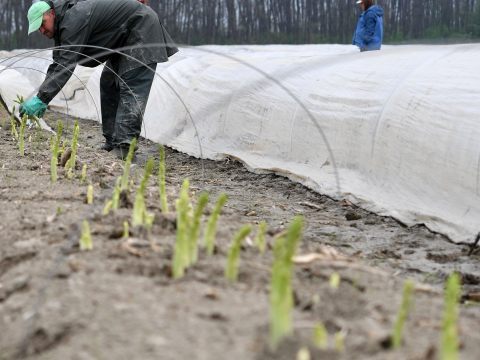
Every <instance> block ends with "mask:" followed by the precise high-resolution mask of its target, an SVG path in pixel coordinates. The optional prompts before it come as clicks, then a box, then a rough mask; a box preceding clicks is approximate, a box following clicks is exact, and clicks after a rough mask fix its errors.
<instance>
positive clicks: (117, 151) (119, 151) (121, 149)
mask: <svg viewBox="0 0 480 360" xmlns="http://www.w3.org/2000/svg"><path fill="white" fill-rule="evenodd" d="M129 148H130V146H129V145H128V144H120V145H119V146H115V147H114V148H113V151H112V152H113V154H114V155H115V157H116V158H117V159H119V160H126V159H127V155H128V149H129ZM136 150H137V147H135V150H134V153H133V159H132V161H134V160H135V151H136Z"/></svg>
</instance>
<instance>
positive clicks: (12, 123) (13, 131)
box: [10, 117, 18, 140]
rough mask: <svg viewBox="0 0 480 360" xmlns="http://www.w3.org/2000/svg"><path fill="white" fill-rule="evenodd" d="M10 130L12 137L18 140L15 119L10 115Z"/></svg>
mask: <svg viewBox="0 0 480 360" xmlns="http://www.w3.org/2000/svg"><path fill="white" fill-rule="evenodd" d="M10 131H11V134H12V137H13V138H14V139H15V140H18V132H17V121H16V120H15V118H14V117H12V119H11V120H10Z"/></svg>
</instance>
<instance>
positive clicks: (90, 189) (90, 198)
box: [87, 184, 93, 205]
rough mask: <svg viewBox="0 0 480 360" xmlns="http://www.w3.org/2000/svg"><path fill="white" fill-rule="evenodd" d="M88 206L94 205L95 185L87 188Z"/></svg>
mask: <svg viewBox="0 0 480 360" xmlns="http://www.w3.org/2000/svg"><path fill="white" fill-rule="evenodd" d="M87 204H88V205H92V204H93V185H92V184H90V185H88V188H87Z"/></svg>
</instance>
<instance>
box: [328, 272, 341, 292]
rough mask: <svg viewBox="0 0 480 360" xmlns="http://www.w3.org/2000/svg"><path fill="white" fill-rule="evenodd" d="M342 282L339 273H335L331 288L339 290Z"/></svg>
mask: <svg viewBox="0 0 480 360" xmlns="http://www.w3.org/2000/svg"><path fill="white" fill-rule="evenodd" d="M341 281H342V279H341V277H340V274H339V273H333V274H332V275H331V276H330V287H331V288H332V289H333V290H337V289H338V288H339V286H340V282H341Z"/></svg>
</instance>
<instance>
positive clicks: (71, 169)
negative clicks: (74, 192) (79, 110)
mask: <svg viewBox="0 0 480 360" xmlns="http://www.w3.org/2000/svg"><path fill="white" fill-rule="evenodd" d="M79 133H80V126H79V125H78V120H76V121H75V125H74V126H73V138H72V155H71V156H70V159H69V160H68V162H67V164H66V165H65V168H66V169H67V177H68V178H69V179H72V178H73V176H74V174H75V165H76V164H77V150H78V135H79Z"/></svg>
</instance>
